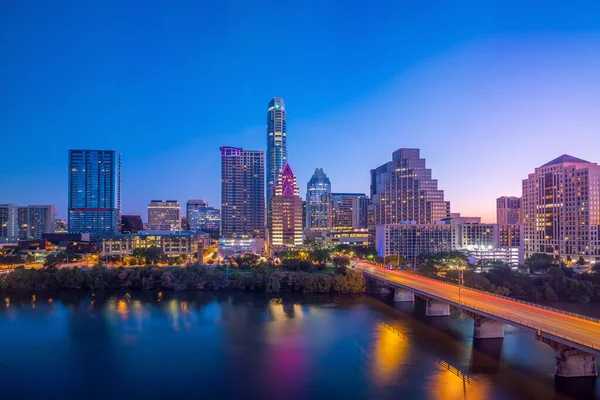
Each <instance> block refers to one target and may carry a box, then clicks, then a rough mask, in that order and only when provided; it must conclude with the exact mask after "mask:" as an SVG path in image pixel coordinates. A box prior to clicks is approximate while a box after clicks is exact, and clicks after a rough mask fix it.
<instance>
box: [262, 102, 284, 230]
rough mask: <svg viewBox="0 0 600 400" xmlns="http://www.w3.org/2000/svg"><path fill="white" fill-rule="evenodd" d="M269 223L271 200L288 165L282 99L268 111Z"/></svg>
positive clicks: (267, 173) (267, 174)
mask: <svg viewBox="0 0 600 400" xmlns="http://www.w3.org/2000/svg"><path fill="white" fill-rule="evenodd" d="M266 157H267V172H266V177H267V188H266V195H267V221H268V226H270V215H269V212H270V210H271V198H272V197H273V196H274V195H275V186H277V179H278V178H279V174H281V171H282V170H283V166H284V165H286V164H287V127H286V111H285V103H284V102H283V99H282V98H281V97H274V98H273V99H272V100H271V101H270V102H269V109H268V111H267V155H266Z"/></svg>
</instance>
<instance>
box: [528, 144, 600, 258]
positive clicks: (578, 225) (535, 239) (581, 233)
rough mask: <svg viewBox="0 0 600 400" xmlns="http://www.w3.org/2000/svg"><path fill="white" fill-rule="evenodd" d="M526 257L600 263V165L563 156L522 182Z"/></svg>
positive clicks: (537, 170) (538, 169)
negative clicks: (543, 256)
mask: <svg viewBox="0 0 600 400" xmlns="http://www.w3.org/2000/svg"><path fill="white" fill-rule="evenodd" d="M521 207H522V215H523V236H524V237H523V242H524V246H525V257H530V256H531V255H532V254H534V253H545V254H549V255H552V256H553V257H556V258H560V259H561V260H562V261H564V262H566V263H574V262H577V261H578V260H579V259H580V258H583V260H585V261H587V262H591V263H594V262H596V261H600V166H598V164H596V163H591V162H589V161H585V160H581V159H579V158H575V157H572V156H569V155H566V154H565V155H562V156H560V157H558V158H556V159H554V160H552V161H550V162H548V163H546V164H544V165H542V166H541V167H538V168H536V169H535V171H534V172H533V173H531V174H529V175H528V177H527V179H524V180H523V196H522V198H521Z"/></svg>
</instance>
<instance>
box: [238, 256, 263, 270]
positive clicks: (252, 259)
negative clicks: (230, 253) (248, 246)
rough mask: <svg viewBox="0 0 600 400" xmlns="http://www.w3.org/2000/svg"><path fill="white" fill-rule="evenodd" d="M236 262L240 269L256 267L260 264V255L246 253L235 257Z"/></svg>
mask: <svg viewBox="0 0 600 400" xmlns="http://www.w3.org/2000/svg"><path fill="white" fill-rule="evenodd" d="M235 263H236V264H237V265H238V266H239V267H240V269H254V268H256V267H257V266H258V265H259V264H260V256H259V255H258V254H244V255H243V256H239V257H235Z"/></svg>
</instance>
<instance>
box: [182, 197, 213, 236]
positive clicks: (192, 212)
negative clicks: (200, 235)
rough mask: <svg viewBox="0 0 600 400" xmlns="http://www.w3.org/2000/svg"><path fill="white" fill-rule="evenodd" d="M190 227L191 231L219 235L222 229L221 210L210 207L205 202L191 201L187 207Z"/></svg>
mask: <svg viewBox="0 0 600 400" xmlns="http://www.w3.org/2000/svg"><path fill="white" fill-rule="evenodd" d="M186 214H187V221H188V227H189V230H191V231H203V232H207V233H218V232H219V229H220V227H221V210H219V209H218V208H214V207H209V206H208V203H207V202H206V201H205V200H189V201H188V202H187V206H186Z"/></svg>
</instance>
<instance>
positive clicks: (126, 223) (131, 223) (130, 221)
mask: <svg viewBox="0 0 600 400" xmlns="http://www.w3.org/2000/svg"><path fill="white" fill-rule="evenodd" d="M143 230H144V223H143V222H142V217H141V216H139V215H122V216H121V233H138V232H139V231H143Z"/></svg>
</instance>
